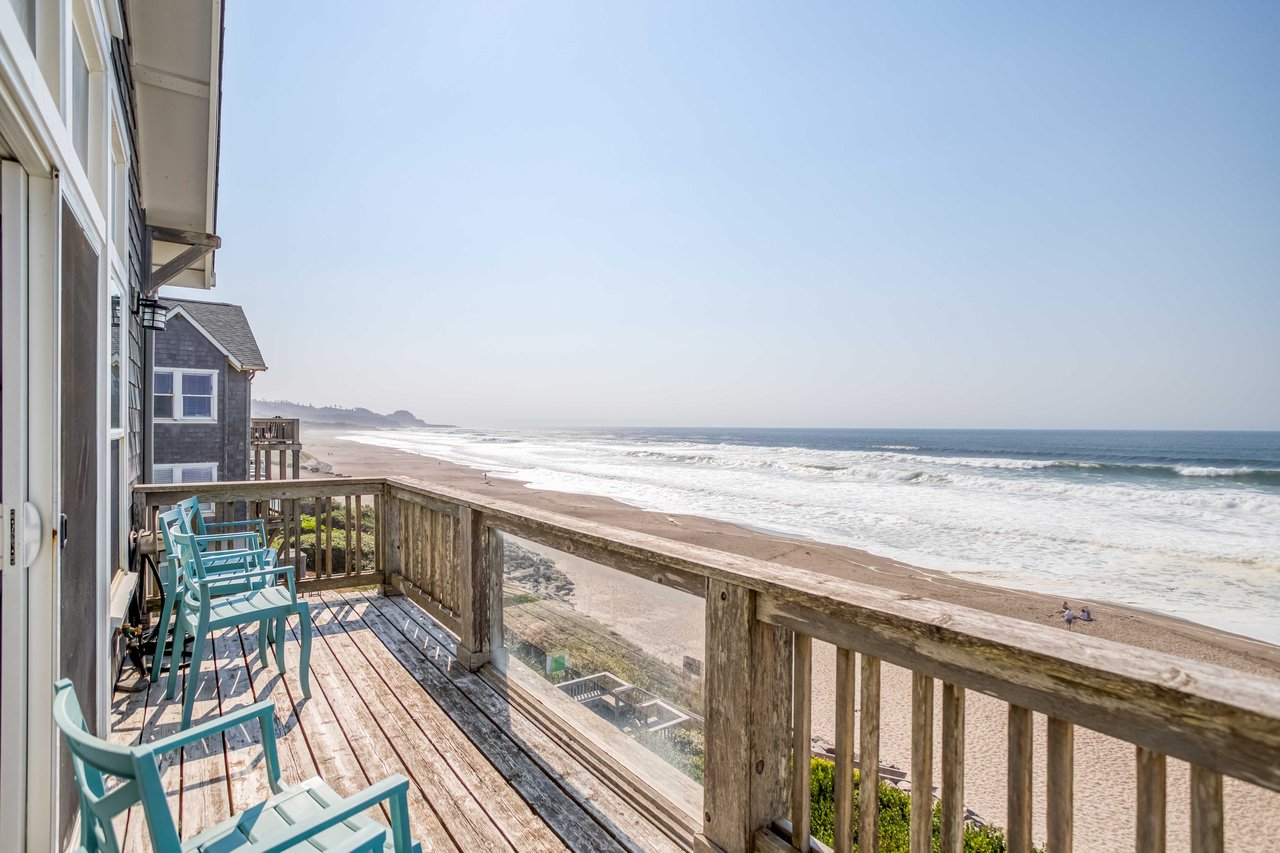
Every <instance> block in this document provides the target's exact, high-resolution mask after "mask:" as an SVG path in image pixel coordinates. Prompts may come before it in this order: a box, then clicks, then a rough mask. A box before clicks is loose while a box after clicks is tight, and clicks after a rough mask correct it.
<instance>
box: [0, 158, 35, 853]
mask: <svg viewBox="0 0 1280 853" xmlns="http://www.w3.org/2000/svg"><path fill="white" fill-rule="evenodd" d="M28 318H29V314H28V278H27V173H26V170H24V169H23V168H22V167H21V166H20V165H18V164H17V163H15V162H13V161H11V160H6V161H3V162H2V163H0V322H2V323H3V329H2V330H0V347H3V352H2V354H0V371H3V375H2V378H0V383H3V384H2V386H0V387H3V389H4V390H3V394H2V395H0V396H2V398H3V400H2V402H0V419H2V425H0V440H2V441H3V449H0V454H2V455H0V469H2V474H0V499H2V500H3V501H4V503H3V508H4V515H3V526H4V533H3V535H2V536H0V542H3V543H4V549H3V553H0V585H2V586H3V589H4V597H3V600H2V601H0V607H2V608H3V632H4V637H3V647H4V655H3V660H2V661H0V703H2V704H3V708H4V713H3V718H2V721H0V826H3V827H12V828H13V829H14V830H16V835H17V837H18V838H21V837H23V835H24V832H25V822H26V802H27V701H26V696H27V685H28V683H29V679H28V671H27V670H28V664H27V652H28V648H29V642H28V640H29V638H28V624H29V618H28V617H29V612H28V600H27V598H28V592H27V573H28V570H27V568H26V566H25V561H24V560H23V559H22V550H23V547H24V546H25V535H24V527H25V525H24V524H23V515H22V513H23V505H24V504H25V502H26V501H27V500H28V498H29V494H28V489H27V479H28V465H27V461H28V459H27V428H28V424H27V388H28V369H27V353H28V348H27V347H28ZM11 518H12V519H13V520H14V530H13V535H14V536H15V541H12V542H11V541H10V527H9V525H10V520H11ZM11 549H12V551H11Z"/></svg>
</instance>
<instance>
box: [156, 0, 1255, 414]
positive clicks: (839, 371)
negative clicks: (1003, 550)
mask: <svg viewBox="0 0 1280 853" xmlns="http://www.w3.org/2000/svg"><path fill="white" fill-rule="evenodd" d="M227 5H228V9H227V18H226V45H225V48H226V55H225V77H224V89H223V125H222V161H221V189H220V202H219V204H220V209H219V228H218V230H219V234H220V235H221V236H222V238H223V246H224V247H223V248H222V249H221V250H220V252H219V257H218V286H217V288H216V289H215V290H214V291H213V292H212V293H210V294H208V295H207V296H198V297H197V298H211V299H217V300H222V301H229V302H237V303H240V304H243V305H244V306H245V308H246V310H247V312H248V315H249V318H250V321H251V323H252V324H253V326H254V329H255V332H256V333H257V336H258V339H259V343H260V345H261V348H262V351H263V353H264V355H265V357H266V361H267V363H268V364H269V365H270V370H268V371H267V372H266V373H264V374H260V375H259V376H258V377H257V378H256V379H255V381H254V385H255V396H257V397H259V398H269V399H275V398H286V399H292V400H297V401H301V402H310V403H316V404H340V405H348V406H367V407H370V408H374V409H377V410H380V411H387V410H391V409H396V408H408V409H410V410H412V411H413V412H414V413H415V414H417V415H419V416H420V417H422V418H424V419H426V420H428V421H435V422H449V423H458V424H463V425H467V426H553V425H580V426H588V425H614V426H622V425H634V426H647V425H684V426H698V425H716V426H827V427H839V426H848V427H859V426H867V427H876V426H884V427H891V426H902V427H1011V428H1018V427H1028V428H1034V427H1058V428H1090V427H1099V428H1189V429H1200V428H1207V429H1213V428H1220V429H1280V51H1277V50H1276V48H1275V45H1276V44H1277V43H1280V4H1277V3H1215V4H1191V3H1158V2H1135V3H1123V4H1122V3H1114V2H1106V3H1071V4H1028V3H1019V2H1007V3H1001V2H989V3H981V4H976V3H964V4H960V3H950V2H939V3H886V4H865V3H864V4H852V3H829V4H828V3H806V4H793V3H781V2H777V3H772V4H763V3H751V2H742V0H732V2H694V3H689V2H683V0H681V1H680V2H656V0H645V2H634V3H621V2H616V3H614V2H610V3H599V2H578V3H566V2H545V3H544V2H537V3H535V2H461V3H459V2H453V3H439V2H425V3H403V4H396V5H394V6H393V5H391V4H377V3H370V4H349V3H318V2H316V3H312V2H305V3H304V2H292V3H283V2H282V3H274V2H273V3H261V2H248V0H228V4H227ZM174 295H186V294H184V293H183V294H180V293H175V294H174Z"/></svg>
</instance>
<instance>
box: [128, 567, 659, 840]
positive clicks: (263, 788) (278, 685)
mask: <svg viewBox="0 0 1280 853" xmlns="http://www.w3.org/2000/svg"><path fill="white" fill-rule="evenodd" d="M310 600H311V602H312V605H311V606H312V615H313V617H314V624H315V631H314V634H313V642H312V672H311V686H312V697H311V698H310V699H303V698H302V697H301V695H300V693H299V689H298V684H297V673H298V669H297V667H298V657H299V636H298V634H299V632H298V626H297V625H296V620H295V623H294V624H291V625H290V626H289V631H288V632H287V635H286V642H285V657H286V662H287V665H288V670H287V672H286V674H285V675H284V677H281V675H280V673H278V672H276V670H275V663H274V658H273V659H272V661H271V662H270V663H269V664H268V665H267V666H265V667H264V666H262V665H261V664H260V663H259V662H258V637H257V629H256V626H246V627H243V628H241V629H228V630H225V631H221V632H218V633H217V635H216V636H215V637H214V640H213V642H212V643H211V648H209V649H208V650H207V651H206V658H205V666H204V667H203V672H202V673H201V685H200V692H199V693H198V694H197V698H196V704H195V712H194V714H193V719H194V721H195V722H201V721H204V720H208V719H213V718H215V717H216V716H217V715H219V714H220V713H226V712H227V711H230V710H232V709H234V708H240V707H243V706H245V705H248V704H251V703H253V702H257V701H269V702H272V703H273V704H274V706H275V715H274V726H275V733H276V740H277V743H278V746H279V755H280V764H281V773H282V776H283V778H284V781H285V783H286V784H296V783H298V782H301V781H303V780H305V779H308V778H310V777H312V776H315V775H319V776H321V777H323V778H324V779H325V781H326V782H328V783H329V784H330V785H331V786H332V787H333V788H334V789H335V790H337V791H339V793H343V794H350V793H354V792H355V791H358V790H359V789H361V788H363V787H365V786H366V785H368V784H370V782H371V781H376V780H377V779H379V778H382V777H383V776H385V775H387V774H389V773H403V774H404V775H406V776H407V777H409V779H410V792H409V796H410V816H411V821H412V824H413V833H414V836H415V838H417V839H418V840H420V841H421V842H422V843H423V849H424V850H432V851H434V850H457V849H459V848H461V849H468V850H469V849H476V850H500V851H501V850H505V851H516V850H520V851H523V850H538V851H543V850H546V851H555V850H567V849H573V850H592V851H596V850H601V851H608V850H618V851H621V850H676V849H680V845H678V844H676V843H675V842H673V841H671V839H669V838H667V837H666V836H665V835H664V834H662V833H661V832H660V831H659V830H657V829H656V828H654V827H653V826H652V825H651V824H650V823H649V822H647V821H646V820H645V819H644V818H643V816H642V815H641V814H640V813H638V812H636V811H635V810H634V809H632V808H631V807H630V806H628V805H627V804H626V803H625V802H624V801H623V800H622V799H621V798H619V797H618V796H617V794H615V793H614V792H613V791H612V790H610V789H609V788H608V787H607V786H606V785H604V784H603V783H601V782H600V781H599V780H598V779H596V778H595V777H593V776H591V774H590V773H589V771H588V770H587V769H586V768H584V767H583V766H582V765H581V764H579V763H578V762H576V761H575V760H574V759H573V758H572V756H570V755H569V754H568V753H566V752H565V751H564V750H563V749H562V748H561V747H559V746H558V745H556V743H555V742H554V741H553V740H552V739H551V738H550V736H548V735H547V734H546V733H545V732H543V731H542V730H541V729H539V728H538V727H537V725H536V724H535V723H534V722H533V721H531V720H530V719H529V718H527V717H526V716H524V715H523V714H521V713H520V712H519V711H516V710H514V709H512V708H511V707H510V706H509V705H508V704H507V703H506V701H505V700H504V699H503V698H502V697H501V696H499V695H498V693H497V692H496V691H495V690H494V689H493V688H492V687H490V686H489V685H488V684H487V683H486V682H485V681H484V680H482V679H481V678H479V677H478V676H476V675H475V674H473V673H469V672H466V671H465V670H463V669H462V668H461V667H459V666H458V665H457V663H456V659H455V654H456V648H455V647H454V641H453V638H452V636H451V635H449V634H448V633H447V632H445V631H444V629H443V628H441V627H440V626H439V625H438V624H436V623H435V622H433V621H431V619H430V617H428V616H427V615H426V614H425V613H422V612H421V611H419V610H418V609H417V608H416V607H414V606H413V605H412V604H409V603H408V602H407V601H405V602H403V603H393V601H392V600H390V599H386V598H382V597H380V596H378V595H376V594H375V593H363V592H347V593H336V592H335V593H322V594H317V595H314V596H312V597H311V598H310ZM185 677H186V676H185V673H180V674H179V679H178V681H179V687H180V688H181V687H182V686H183V685H182V682H183V681H184V679H185ZM163 696H164V684H163V683H160V684H153V685H151V686H150V688H149V689H148V690H147V691H146V692H143V693H139V694H119V695H118V696H117V697H116V703H115V705H114V706H113V709H112V722H113V729H112V734H111V737H112V740H113V741H114V742H116V743H122V744H129V743H138V742H149V741H152V740H155V739H156V738H159V737H163V736H165V735H168V734H172V733H173V732H176V731H177V730H178V725H179V721H180V718H181V713H182V702H181V696H182V693H181V690H179V693H178V698H176V699H172V700H166V699H164V698H163ZM260 745H261V734H260V732H259V731H258V730H257V727H256V726H252V725H247V726H242V727H238V728H236V729H233V730H230V731H228V732H227V733H226V734H225V735H224V736H222V737H218V738H212V739H210V740H208V741H207V742H205V743H203V744H200V745H193V746H191V747H188V748H186V749H184V750H182V751H181V752H180V753H175V754H173V755H171V756H168V757H167V758H166V759H165V760H164V765H163V769H162V773H163V781H164V786H165V791H166V794H167V795H168V797H169V801H170V807H171V808H172V809H173V812H174V814H175V815H177V816H179V817H180V820H181V832H182V835H183V837H184V838H190V837H191V836H192V835H194V834H195V833H197V832H199V831H201V830H203V829H206V828H208V827H209V826H211V825H213V824H215V823H217V822H218V821H221V820H223V819H225V818H226V817H227V816H229V815H230V814H233V813H235V812H238V811H241V810H243V809H246V808H248V807H249V806H251V805H252V804H254V803H256V802H259V801H261V800H262V799H264V798H265V797H266V796H267V795H268V790H267V785H266V775H265V768H264V765H263V758H262V755H261V751H260ZM371 814H374V815H379V813H378V812H377V811H374V812H371ZM381 817H382V819H383V820H384V821H385V815H381ZM117 828H118V833H119V837H121V839H122V841H123V842H124V848H125V849H126V850H128V851H139V853H143V851H147V850H150V840H149V837H148V835H147V833H146V831H145V824H144V823H143V820H142V815H141V812H140V811H138V812H137V813H128V814H125V815H121V816H120V817H119V819H118V820H117Z"/></svg>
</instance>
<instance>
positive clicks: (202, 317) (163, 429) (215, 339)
mask: <svg viewBox="0 0 1280 853" xmlns="http://www.w3.org/2000/svg"><path fill="white" fill-rule="evenodd" d="M165 305H167V306H168V307H169V321H168V325H167V327H166V329H165V330H164V331H163V332H159V333H157V334H156V336H155V361H154V363H155V368H154V370H153V382H152V389H153V391H154V394H153V396H152V413H153V423H154V427H153V430H154V432H153V438H152V446H153V447H154V449H155V459H154V466H155V467H154V478H153V479H154V482H156V483H211V482H214V481H217V480H247V479H249V406H250V399H251V393H250V388H251V386H252V383H253V374H254V373H256V372H257V371H259V370H266V369H267V365H266V363H265V362H264V361H263V360H262V352H261V351H260V350H259V349H258V342H257V340H256V339H255V338H254V336H253V329H251V328H250V327H249V321H248V319H247V318H246V317H245V315H244V309H243V308H241V307H240V306H239V305H229V304H227V303H225V302H197V301H195V300H189V299H174V298H173V297H167V298H166V299H165Z"/></svg>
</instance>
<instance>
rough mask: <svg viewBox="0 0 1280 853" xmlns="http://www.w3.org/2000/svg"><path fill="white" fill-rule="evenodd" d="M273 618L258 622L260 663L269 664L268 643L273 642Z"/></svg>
mask: <svg viewBox="0 0 1280 853" xmlns="http://www.w3.org/2000/svg"><path fill="white" fill-rule="evenodd" d="M271 630H272V625H271V620H270V619H263V620H262V621H261V622H259V623H258V663H260V664H262V665H263V667H265V666H266V665H267V645H268V644H269V643H270V642H271Z"/></svg>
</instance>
